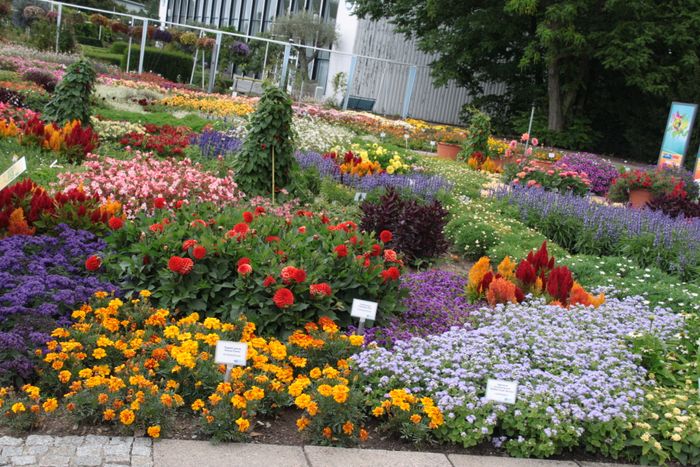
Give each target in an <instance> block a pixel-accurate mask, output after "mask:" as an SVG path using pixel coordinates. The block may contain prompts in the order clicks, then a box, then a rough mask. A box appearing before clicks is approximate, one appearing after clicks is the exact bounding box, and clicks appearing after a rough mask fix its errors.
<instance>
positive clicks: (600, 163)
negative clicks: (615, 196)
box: [554, 152, 619, 195]
mask: <svg viewBox="0 0 700 467" xmlns="http://www.w3.org/2000/svg"><path fill="white" fill-rule="evenodd" d="M554 165H555V167H557V168H559V169H562V170H569V171H573V172H576V173H584V174H586V176H587V177H588V180H590V182H591V184H590V186H589V188H590V190H591V192H593V193H595V194H597V195H605V194H606V193H607V192H608V188H609V187H610V184H611V183H612V181H613V180H615V179H616V178H617V176H618V175H619V172H618V170H617V168H616V167H615V166H614V165H613V164H612V163H610V162H608V161H606V160H604V159H603V158H601V157H599V156H597V155H595V154H588V153H580V152H579V153H569V154H566V155H564V156H563V157H562V158H561V159H559V160H558V161H557V162H556V164H554Z"/></svg>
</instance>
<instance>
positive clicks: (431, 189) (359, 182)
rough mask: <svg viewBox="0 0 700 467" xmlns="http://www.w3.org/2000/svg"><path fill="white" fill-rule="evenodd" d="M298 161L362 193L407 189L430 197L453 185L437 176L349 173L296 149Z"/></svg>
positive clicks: (318, 156) (323, 159) (303, 166)
mask: <svg viewBox="0 0 700 467" xmlns="http://www.w3.org/2000/svg"><path fill="white" fill-rule="evenodd" d="M296 157H297V161H298V162H299V165H300V166H301V167H302V168H309V167H316V168H317V169H318V171H319V173H320V174H321V176H322V177H329V178H332V179H333V180H335V181H336V182H338V183H342V184H343V185H347V186H349V187H352V188H354V189H356V190H358V191H361V192H365V193H368V192H371V191H373V190H376V189H377V188H394V189H397V190H410V191H412V192H413V193H415V194H416V195H419V196H423V197H424V198H426V199H432V198H434V197H435V195H437V193H438V192H440V191H449V190H450V189H451V188H452V186H453V184H452V183H451V182H449V181H448V180H446V179H444V178H443V177H440V176H439V175H427V174H422V173H410V174H393V175H389V174H387V173H386V172H382V173H380V174H375V175H364V176H358V175H351V174H343V173H341V172H340V168H339V167H338V165H337V164H336V163H335V162H333V161H332V160H330V159H326V158H324V157H323V156H322V155H321V154H319V153H317V152H297V153H296Z"/></svg>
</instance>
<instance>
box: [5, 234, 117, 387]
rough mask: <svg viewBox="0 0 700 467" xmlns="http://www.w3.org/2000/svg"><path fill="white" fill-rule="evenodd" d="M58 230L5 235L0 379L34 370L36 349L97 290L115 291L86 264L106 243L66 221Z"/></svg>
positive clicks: (23, 374) (29, 372)
mask: <svg viewBox="0 0 700 467" xmlns="http://www.w3.org/2000/svg"><path fill="white" fill-rule="evenodd" d="M55 234H56V235H55V236H50V235H40V236H27V235H15V236H12V237H7V238H4V239H0V385H4V384H8V383H10V382H13V381H14V379H15V378H16V377H20V378H23V379H26V378H29V377H30V376H31V375H32V371H33V370H32V368H33V365H32V363H31V359H32V352H33V350H34V349H36V348H37V347H40V346H41V345H43V344H44V343H45V342H46V341H47V340H48V339H49V334H50V332H51V330H52V329H53V328H55V327H56V326H57V325H59V326H62V325H67V324H69V323H70V320H69V319H68V315H69V313H70V312H71V311H72V310H73V309H74V308H75V307H76V306H78V305H80V304H81V303H84V302H86V301H87V300H88V299H89V298H90V296H91V295H92V294H93V293H95V292H96V291H98V290H105V291H108V292H116V291H117V289H116V287H114V286H113V285H111V284H109V283H106V282H102V281H100V280H99V279H98V278H97V277H95V276H94V275H93V274H91V273H89V272H88V271H87V270H86V269H85V266H84V262H85V259H86V258H87V257H88V256H90V255H93V254H95V253H99V252H100V251H102V250H104V249H105V247H106V244H105V242H104V241H103V240H101V239H99V238H97V237H96V236H95V235H93V234H92V233H90V232H86V231H81V230H74V229H72V228H70V227H68V226H67V225H65V224H61V225H59V226H57V227H56V229H55Z"/></svg>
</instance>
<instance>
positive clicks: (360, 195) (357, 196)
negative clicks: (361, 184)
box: [355, 191, 367, 203]
mask: <svg viewBox="0 0 700 467" xmlns="http://www.w3.org/2000/svg"><path fill="white" fill-rule="evenodd" d="M366 199H367V193H364V192H362V191H358V192H357V193H355V202H356V203H357V202H358V201H364V200H366Z"/></svg>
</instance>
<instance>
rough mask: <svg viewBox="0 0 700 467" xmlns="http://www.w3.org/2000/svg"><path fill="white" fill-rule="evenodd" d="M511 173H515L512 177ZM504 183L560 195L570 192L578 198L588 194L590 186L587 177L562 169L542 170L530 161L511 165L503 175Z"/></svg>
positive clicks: (584, 174) (581, 173)
mask: <svg viewBox="0 0 700 467" xmlns="http://www.w3.org/2000/svg"><path fill="white" fill-rule="evenodd" d="M513 172H516V173H515V174H514V175H513ZM504 181H505V182H507V183H510V184H511V185H521V186H525V187H527V188H531V187H535V188H543V189H545V190H547V191H555V192H561V193H567V192H571V193H574V194H576V195H578V196H584V195H585V194H587V193H588V191H589V187H590V185H591V182H590V180H589V179H588V175H586V173H583V172H575V171H573V170H568V169H566V168H562V167H551V168H542V167H540V166H538V165H535V164H533V163H532V162H530V161H525V162H524V163H521V164H519V165H512V166H510V167H509V168H508V170H507V171H506V172H505V174H504Z"/></svg>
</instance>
